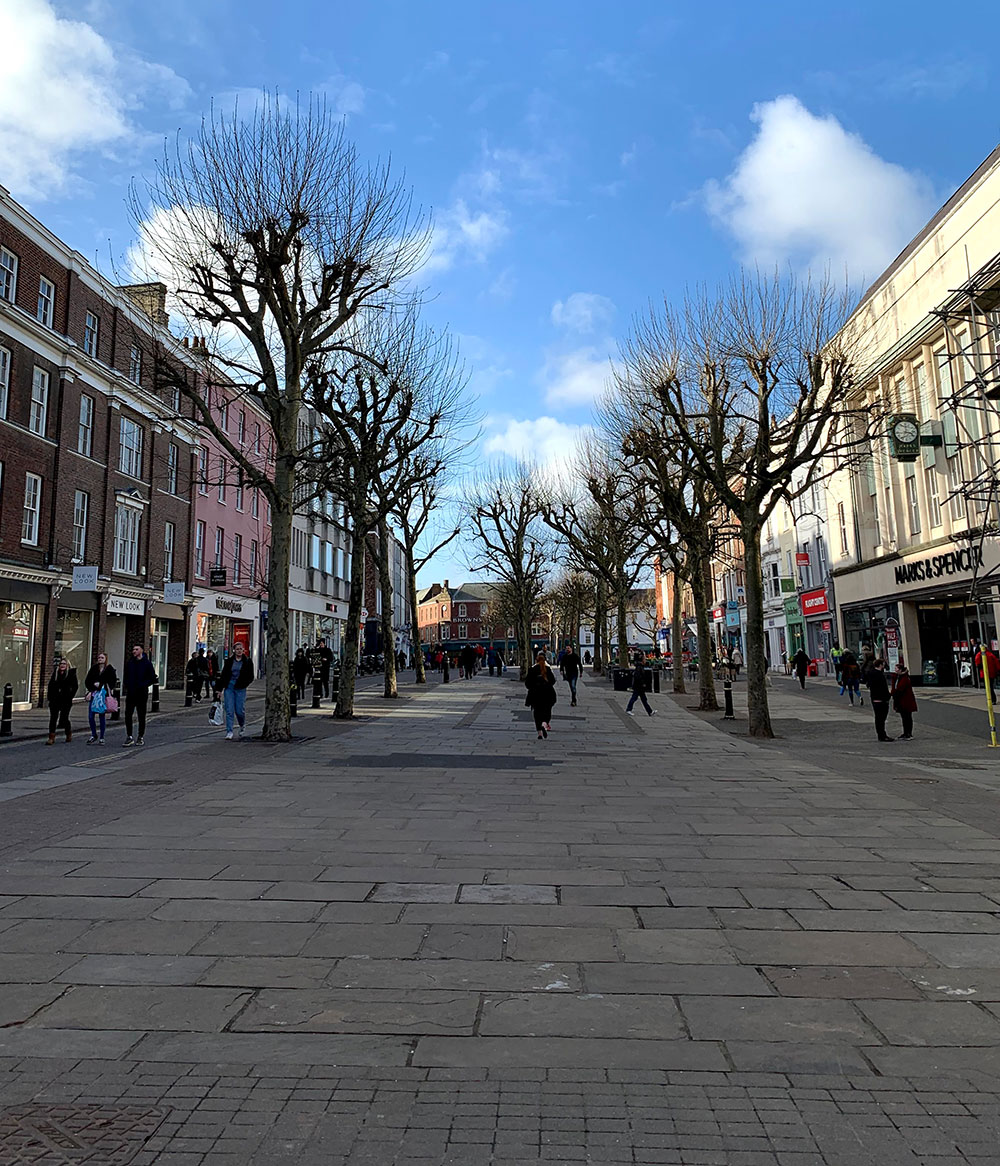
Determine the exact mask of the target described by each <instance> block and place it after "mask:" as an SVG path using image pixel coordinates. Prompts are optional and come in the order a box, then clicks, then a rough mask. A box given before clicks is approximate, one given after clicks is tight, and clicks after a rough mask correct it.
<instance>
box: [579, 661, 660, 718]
mask: <svg viewBox="0 0 1000 1166" xmlns="http://www.w3.org/2000/svg"><path fill="white" fill-rule="evenodd" d="M645 664H646V661H645V658H644V656H643V654H642V653H641V652H636V654H635V671H634V672H633V673H632V695H631V696H630V697H629V701H628V704H627V705H626V706H625V712H626V713H628V715H629V716H630V717H634V716H635V713H634V712H632V706H633V705H634V704H635V702H636V701H637V700H641V701H642V707H643V708H644V709H645V710H646V712H647V714H648V715H649V716H652V715H653V713H655V712H656V709H651V708H650V707H649V701H648V700H646V668H645ZM573 703H574V704H575V703H576V702H575V701H574V702H573Z"/></svg>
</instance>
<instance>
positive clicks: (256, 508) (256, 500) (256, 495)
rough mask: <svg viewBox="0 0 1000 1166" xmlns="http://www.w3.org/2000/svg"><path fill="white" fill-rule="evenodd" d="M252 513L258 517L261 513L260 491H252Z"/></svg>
mask: <svg viewBox="0 0 1000 1166" xmlns="http://www.w3.org/2000/svg"><path fill="white" fill-rule="evenodd" d="M250 513H251V514H252V515H253V516H254V518H256V517H257V516H258V515H259V514H260V491H259V490H252V491H251V492H250Z"/></svg>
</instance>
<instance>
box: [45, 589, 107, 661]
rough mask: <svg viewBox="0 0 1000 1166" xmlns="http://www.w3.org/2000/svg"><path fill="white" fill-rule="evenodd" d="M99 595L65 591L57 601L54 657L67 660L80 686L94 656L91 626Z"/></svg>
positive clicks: (92, 629)
mask: <svg viewBox="0 0 1000 1166" xmlns="http://www.w3.org/2000/svg"><path fill="white" fill-rule="evenodd" d="M99 599H100V597H99V595H98V594H97V592H96V591H70V590H68V589H67V590H64V591H63V592H62V594H61V595H60V596H59V598H58V600H57V601H56V603H57V606H56V625H55V637H56V638H55V657H56V659H62V658H64V657H65V659H67V660H69V663H70V667H71V668H75V669H76V671H77V675H78V676H79V678H80V682H81V684H82V683H83V678H84V676H85V675H86V674H87V671H88V669H89V668H90V665H91V663H92V662H93V657H94V624H95V622H96V617H97V607H98V602H99Z"/></svg>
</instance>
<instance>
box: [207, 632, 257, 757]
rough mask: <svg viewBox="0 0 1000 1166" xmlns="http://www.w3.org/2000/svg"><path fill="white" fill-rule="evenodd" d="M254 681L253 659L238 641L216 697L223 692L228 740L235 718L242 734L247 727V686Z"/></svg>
mask: <svg viewBox="0 0 1000 1166" xmlns="http://www.w3.org/2000/svg"><path fill="white" fill-rule="evenodd" d="M252 683H253V660H251V659H250V657H249V656H246V655H244V653H243V645H242V644H241V643H238V642H237V643H236V644H235V645H234V647H233V654H232V655H231V656H230V657H229V659H228V660H226V662H225V664H224V665H223V667H222V675H221V676H220V677H219V681H218V684H217V685H216V690H215V699H216V700H218V699H219V693H220V692H221V693H222V696H223V700H224V701H225V705H226V740H227V741H231V740H232V739H233V719H234V718H235V719H236V720H237V721H238V722H239V726H240V736H241V737H242V736H243V730H244V729H245V727H246V707H247V688H248V687H249V685H251V684H252Z"/></svg>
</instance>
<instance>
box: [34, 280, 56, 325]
mask: <svg viewBox="0 0 1000 1166" xmlns="http://www.w3.org/2000/svg"><path fill="white" fill-rule="evenodd" d="M46 287H48V288H49V294H48V295H45V288H46ZM55 318H56V285H55V284H54V283H53V282H52V280H51V279H49V278H48V277H47V276H44V275H40V276H39V277H38V304H37V306H36V308H35V319H36V320H38V322H39V323H41V324H44V325H45V327H46V328H51V327H52V323H53V321H54V320H55Z"/></svg>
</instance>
